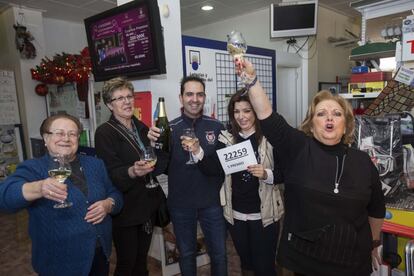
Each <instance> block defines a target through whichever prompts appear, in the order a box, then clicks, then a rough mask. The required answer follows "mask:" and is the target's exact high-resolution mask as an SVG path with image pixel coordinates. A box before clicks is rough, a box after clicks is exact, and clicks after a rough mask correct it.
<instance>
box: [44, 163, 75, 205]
mask: <svg viewBox="0 0 414 276" xmlns="http://www.w3.org/2000/svg"><path fill="white" fill-rule="evenodd" d="M71 173H72V169H71V167H70V163H69V160H68V158H67V156H64V155H57V156H51V158H50V161H49V165H48V174H49V176H50V177H53V178H54V179H56V180H57V181H59V182H60V183H62V184H64V182H65V180H66V179H67V178H68V177H69V176H70V175H71ZM72 205H73V203H72V202H69V201H67V199H65V200H64V201H63V202H61V203H56V204H55V205H53V208H59V209H60V208H67V207H71V206H72Z"/></svg>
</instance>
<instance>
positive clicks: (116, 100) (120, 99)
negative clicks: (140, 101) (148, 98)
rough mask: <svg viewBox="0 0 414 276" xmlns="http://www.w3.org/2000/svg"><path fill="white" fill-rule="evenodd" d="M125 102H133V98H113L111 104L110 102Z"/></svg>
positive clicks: (129, 96)
mask: <svg viewBox="0 0 414 276" xmlns="http://www.w3.org/2000/svg"><path fill="white" fill-rule="evenodd" d="M127 100H128V102H131V101H133V100H134V96H132V95H128V96H126V97H124V96H121V97H118V98H113V99H111V103H112V102H117V103H125V102H126V101H127Z"/></svg>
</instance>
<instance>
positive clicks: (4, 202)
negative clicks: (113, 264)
mask: <svg viewBox="0 0 414 276" xmlns="http://www.w3.org/2000/svg"><path fill="white" fill-rule="evenodd" d="M81 131H82V126H81V124H80V122H79V120H78V119H77V118H75V117H73V116H70V115H66V114H59V115H55V116H51V117H49V118H47V119H46V120H44V121H43V123H42V125H41V127H40V134H41V136H42V137H43V140H44V141H45V145H46V148H47V154H46V155H44V156H43V157H41V158H38V159H32V160H26V161H24V162H23V163H22V164H20V165H19V166H18V167H17V169H16V171H15V173H13V174H12V175H10V176H9V177H7V179H6V180H5V181H4V182H3V183H1V184H0V209H2V210H8V211H18V210H21V209H24V208H25V209H27V211H28V213H29V235H30V238H31V240H32V264H33V268H34V270H35V271H36V272H37V273H38V274H40V275H42V276H43V275H46V276H47V275H50V276H52V275H95V276H98V275H103V276H105V275H108V272H109V257H110V255H111V248H112V238H111V228H112V222H111V221H112V220H111V216H108V214H116V213H118V212H119V211H120V209H121V207H122V204H123V201H122V196H121V194H120V193H119V192H118V190H117V189H116V188H115V187H114V186H112V183H111V181H110V179H109V177H108V174H107V172H106V169H105V165H104V163H103V162H102V160H99V159H97V158H94V157H91V156H85V155H78V154H77V153H76V152H77V150H78V145H79V144H78V140H79V133H80V132H81ZM55 158H65V159H66V161H67V162H69V165H66V166H64V163H59V162H58V164H57V170H58V171H60V172H63V173H64V174H65V175H64V176H63V177H57V176H56V173H55V172H54V171H55V170H56V167H53V166H52V165H49V164H50V163H51V161H52V160H53V159H55ZM69 168H70V170H69ZM60 172H59V173H58V174H60ZM68 175H69V177H68ZM66 177H67V178H66ZM63 178H66V179H65V180H64V181H62V179H63ZM65 201H66V202H67V203H70V204H68V205H67V206H58V207H61V208H54V205H55V204H56V203H58V204H61V203H63V202H65ZM62 207H63V208H62Z"/></svg>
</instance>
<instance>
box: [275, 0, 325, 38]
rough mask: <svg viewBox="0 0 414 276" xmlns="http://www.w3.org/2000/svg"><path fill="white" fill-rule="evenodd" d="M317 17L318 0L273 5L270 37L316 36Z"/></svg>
mask: <svg viewBox="0 0 414 276" xmlns="http://www.w3.org/2000/svg"><path fill="white" fill-rule="evenodd" d="M317 15H318V1H317V0H310V1H306V2H305V1H303V2H283V3H279V4H271V6H270V37H272V38H277V37H296V36H309V35H315V34H316V26H317Z"/></svg>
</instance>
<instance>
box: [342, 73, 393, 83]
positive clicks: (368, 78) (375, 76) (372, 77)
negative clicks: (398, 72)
mask: <svg viewBox="0 0 414 276" xmlns="http://www.w3.org/2000/svg"><path fill="white" fill-rule="evenodd" d="M390 79H392V72H370V73H364V74H352V75H351V81H350V82H352V83H358V82H376V81H387V80H390Z"/></svg>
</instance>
